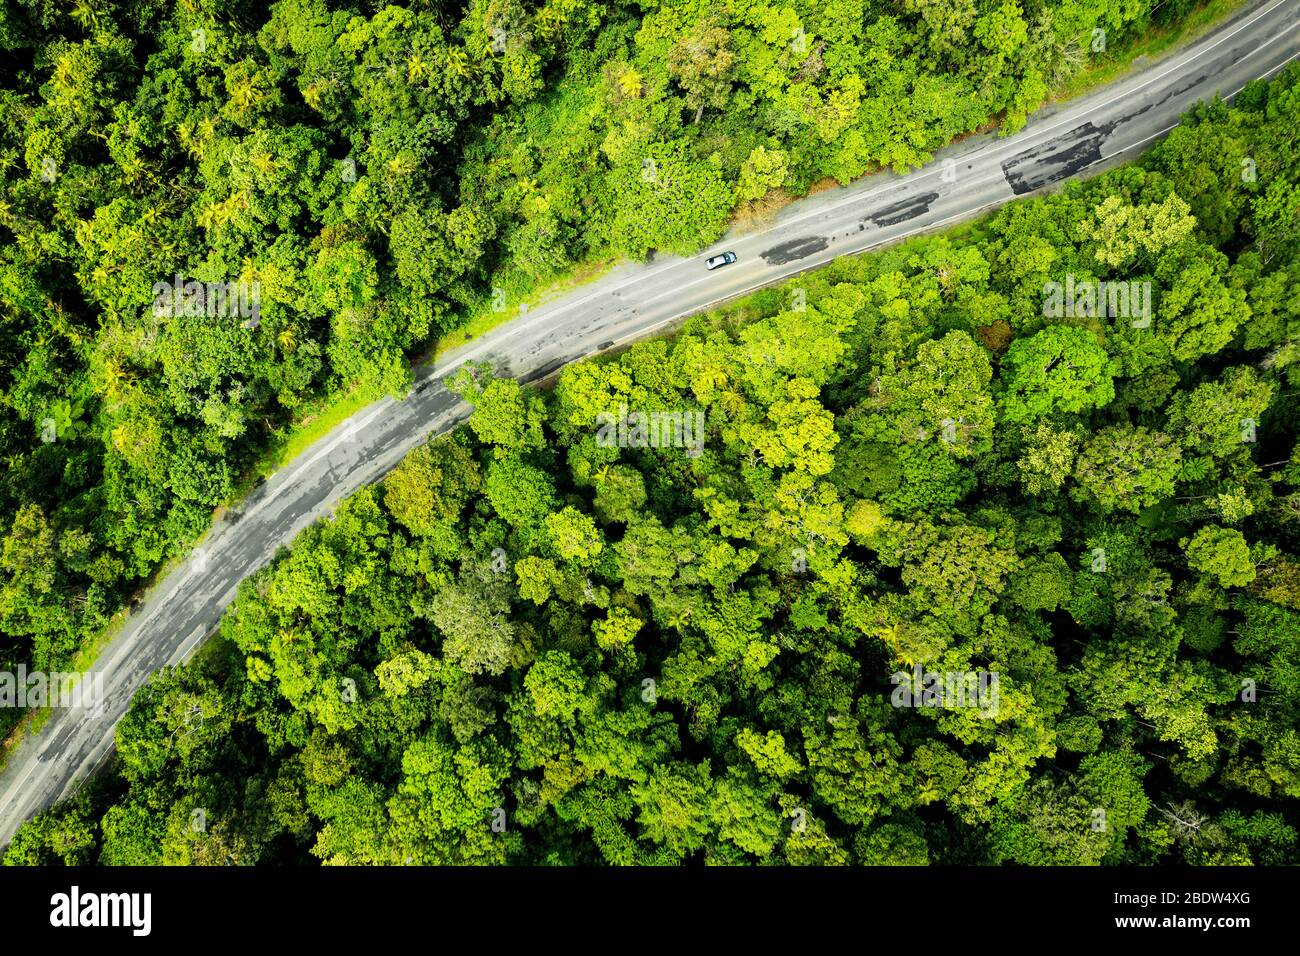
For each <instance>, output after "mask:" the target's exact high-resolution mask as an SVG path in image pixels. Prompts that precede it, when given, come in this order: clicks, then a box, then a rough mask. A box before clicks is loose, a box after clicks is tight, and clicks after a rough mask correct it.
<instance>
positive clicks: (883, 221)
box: [867, 193, 939, 226]
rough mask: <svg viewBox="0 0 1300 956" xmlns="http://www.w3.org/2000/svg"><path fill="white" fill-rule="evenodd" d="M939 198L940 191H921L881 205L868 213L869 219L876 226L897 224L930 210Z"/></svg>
mask: <svg viewBox="0 0 1300 956" xmlns="http://www.w3.org/2000/svg"><path fill="white" fill-rule="evenodd" d="M938 198H939V194H938V193H921V194H920V195H917V196H909V197H908V198H907V199H900V200H899V201H898V202H892V203H890V204H889V205H888V206H881V207H880V208H879V209H877V210H876V211H875V212H872V213H867V221H868V222H870V223H871V224H872V225H875V226H896V225H898V224H899V223H900V222H907V220H909V219H915V218H916V217H917V216H921V215H924V214H925V213H927V212H929V211H930V206H932V205H933V204H934V201H935V200H936V199H938Z"/></svg>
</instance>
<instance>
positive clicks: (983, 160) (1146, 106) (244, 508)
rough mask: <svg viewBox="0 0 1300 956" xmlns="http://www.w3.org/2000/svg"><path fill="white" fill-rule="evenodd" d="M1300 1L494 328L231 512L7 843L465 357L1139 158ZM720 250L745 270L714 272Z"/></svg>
mask: <svg viewBox="0 0 1300 956" xmlns="http://www.w3.org/2000/svg"><path fill="white" fill-rule="evenodd" d="M1298 27H1300V0H1271V2H1270V0H1257V2H1254V3H1250V4H1247V6H1246V8H1245V9H1244V10H1243V11H1241V12H1240V13H1239V14H1237V15H1236V16H1235V17H1234V18H1233V19H1232V20H1231V21H1229V22H1227V23H1225V24H1222V25H1221V26H1220V27H1218V28H1217V29H1215V30H1214V31H1213V32H1212V33H1210V34H1208V35H1207V36H1205V37H1204V38H1202V39H1201V40H1199V41H1198V42H1196V43H1195V44H1192V45H1190V46H1187V47H1184V48H1182V49H1180V50H1178V51H1177V52H1176V53H1174V54H1173V55H1171V56H1168V57H1166V58H1164V59H1162V60H1160V61H1157V62H1156V63H1153V64H1151V65H1149V66H1147V67H1146V68H1145V69H1143V70H1141V71H1137V72H1133V73H1130V74H1127V75H1125V76H1124V77H1122V78H1121V79H1119V80H1117V81H1116V82H1114V83H1112V84H1110V85H1108V86H1106V87H1105V88H1103V89H1100V90H1098V91H1096V92H1094V93H1092V94H1091V95H1089V96H1087V97H1084V98H1081V99H1078V100H1074V101H1071V102H1069V103H1068V104H1065V105H1064V106H1061V107H1056V108H1049V109H1046V110H1042V111H1040V112H1038V113H1036V114H1035V115H1034V116H1033V118H1032V120H1031V121H1030V122H1029V124H1028V125H1027V126H1026V127H1025V129H1023V130H1021V131H1020V132H1019V133H1017V134H1016V135H1014V136H1010V137H1007V138H1002V139H1000V138H998V137H996V136H995V135H992V134H989V135H981V136H974V137H970V138H968V139H966V140H964V141H963V142H961V143H959V144H957V145H954V146H950V147H948V148H947V149H944V150H942V151H941V152H940V153H938V154H937V156H936V158H935V160H934V161H933V162H932V163H930V164H929V165H928V166H926V167H924V168H923V169H920V170H917V171H915V172H912V173H910V174H907V175H904V176H897V175H892V174H887V173H885V174H880V175H876V176H871V177H869V178H867V179H863V180H860V181H858V182H856V183H854V184H853V185H851V186H849V187H847V188H843V189H835V190H831V191H828V192H825V193H821V194H819V195H817V196H815V197H811V198H809V199H806V200H802V201H800V202H797V203H794V204H792V205H791V206H789V207H787V208H786V209H785V210H783V211H782V213H781V214H780V215H779V216H778V217H777V218H776V219H775V220H774V221H773V222H772V223H771V224H770V225H769V226H767V227H766V228H764V229H763V230H761V231H757V232H753V233H750V234H748V235H743V236H730V237H726V238H724V239H722V240H721V241H719V242H718V243H716V244H715V245H714V246H713V247H712V248H710V249H707V250H704V251H703V252H701V253H700V254H699V255H698V256H694V257H691V258H690V259H685V260H683V259H677V258H668V257H664V258H661V259H659V260H656V261H655V262H653V263H651V264H627V265H623V266H620V267H618V268H617V269H615V270H613V271H612V272H610V273H609V274H608V275H606V276H603V277H602V278H601V279H599V280H597V281H595V282H593V283H591V284H590V285H587V286H585V287H583V288H582V289H580V290H578V291H576V292H574V293H572V294H570V295H568V296H566V297H563V298H560V299H557V300H555V301H553V302H550V303H548V304H546V305H545V306H542V307H539V308H537V309H536V310H535V311H531V312H527V313H525V314H523V315H521V316H519V317H518V318H516V319H515V320H513V321H511V322H509V323H507V324H505V325H502V326H500V327H498V328H497V329H495V330H493V331H492V332H490V333H488V334H487V335H485V336H483V337H482V338H481V339H479V340H477V341H475V342H474V343H471V344H469V345H467V346H465V347H464V348H462V349H460V350H458V352H456V353H452V354H450V355H449V356H448V357H447V358H446V359H445V360H444V361H443V362H442V363H441V364H440V365H439V366H438V367H437V368H436V369H434V368H428V367H425V368H421V369H419V370H418V373H417V378H416V385H415V388H414V389H413V390H412V392H411V393H410V394H409V395H407V396H406V397H405V398H404V399H402V400H400V401H396V400H392V399H385V400H384V401H381V402H378V403H377V404H375V405H372V406H370V407H368V408H366V409H364V410H363V411H361V412H359V413H358V414H357V415H355V416H353V417H352V418H351V419H349V420H348V421H347V422H345V423H344V424H343V425H342V426H340V427H339V428H337V429H336V430H335V431H333V432H332V433H330V434H329V435H327V436H325V437H324V438H322V439H321V440H320V441H318V442H317V443H316V444H315V445H313V446H312V447H310V448H309V449H307V451H306V452H304V453H303V454H302V455H300V456H299V457H298V458H297V459H295V460H294V461H293V462H291V463H290V464H289V465H287V466H286V467H285V468H284V469H282V470H281V471H279V472H277V473H276V474H275V475H273V476H272V477H271V478H270V479H268V480H267V481H266V483H265V484H263V485H261V486H260V487H259V488H257V489H256V491H255V492H254V493H253V494H251V495H250V496H249V497H248V498H247V499H245V500H244V501H243V502H242V503H241V504H240V505H239V506H238V507H237V508H236V509H234V510H232V511H231V512H229V513H228V514H227V515H226V516H225V517H224V518H223V519H222V520H221V521H219V522H218V523H217V525H216V526H215V527H214V529H213V531H212V533H211V534H210V535H209V536H208V538H207V540H205V541H204V542H203V544H202V545H201V546H200V547H199V548H197V549H196V550H195V552H194V553H193V554H191V555H190V557H189V558H188V559H187V560H186V561H185V562H184V563H183V564H182V565H180V566H179V567H178V568H177V569H176V570H175V571H173V572H172V573H171V574H169V575H168V576H167V577H166V578H165V579H164V580H163V581H162V582H160V583H159V585H158V586H157V587H156V588H155V589H154V590H153V592H152V593H151V594H150V595H149V597H148V599H147V601H146V602H145V603H144V604H143V605H141V606H140V607H139V608H138V609H137V610H136V611H135V612H134V613H133V614H132V615H131V617H130V619H129V620H128V622H127V624H126V626H125V627H123V628H122V630H121V631H120V632H119V633H118V634H117V636H116V637H115V638H114V639H113V640H112V642H111V643H110V644H109V646H108V647H107V648H106V649H105V650H104V652H103V653H102V654H101V655H100V659H99V661H98V662H97V663H96V665H95V670H96V672H97V673H98V674H100V675H102V682H103V689H104V700H105V706H104V707H103V712H102V713H100V714H94V713H91V712H88V711H83V710H80V709H75V708H70V709H65V710H58V711H55V713H54V714H53V716H52V717H51V718H50V719H49V721H48V722H47V723H46V724H45V726H44V727H43V728H42V729H41V731H40V732H39V733H37V734H34V735H32V736H31V737H30V738H29V739H28V740H26V741H24V742H23V743H22V744H21V745H20V747H19V748H18V751H17V752H16V753H14V754H13V755H12V757H11V758H10V760H9V763H8V765H7V766H6V767H5V770H4V773H3V774H2V775H0V846H4V845H7V844H8V842H9V840H10V838H11V837H12V836H13V834H14V831H15V830H17V828H18V827H19V826H20V825H21V824H22V822H23V821H24V820H26V819H27V818H29V817H30V816H32V815H33V814H35V813H37V812H39V811H40V810H41V809H43V808H45V807H47V806H49V805H50V804H51V803H53V802H54V801H56V800H57V799H59V798H60V797H63V796H65V795H67V794H69V793H71V792H72V790H73V789H74V788H75V787H76V785H77V784H78V783H79V782H80V781H82V780H83V779H85V778H86V777H87V776H88V775H89V774H91V773H92V772H94V771H95V770H96V769H98V768H99V767H100V766H101V765H102V764H104V763H105V762H106V760H107V758H108V756H109V754H110V753H111V752H112V748H113V727H114V725H115V724H116V723H117V721H118V719H119V718H120V717H121V716H122V715H123V714H124V713H125V712H126V709H127V706H128V704H129V703H130V700H131V695H132V694H133V693H134V692H135V691H136V689H137V688H139V687H140V686H141V685H143V684H144V683H145V681H146V680H148V678H149V675H150V674H152V673H153V672H154V671H156V670H158V669H160V668H161V667H163V666H166V665H169V664H176V663H178V662H180V661H182V660H184V659H186V658H187V657H188V655H189V654H190V653H191V652H192V651H193V650H194V648H195V647H196V646H197V645H198V644H199V643H200V642H201V641H202V640H203V639H204V638H205V637H207V636H208V635H209V634H211V633H212V632H213V631H214V630H215V629H216V626H217V623H218V621H219V620H220V617H221V614H222V611H223V610H224V608H225V607H226V605H227V604H228V603H229V602H230V600H231V599H232V598H233V597H234V594H235V589H236V587H237V586H238V584H239V582H240V581H241V580H243V579H244V578H245V577H247V576H248V575H250V574H252V573H253V572H254V571H256V570H257V569H258V568H260V567H262V566H263V565H265V564H266V563H267V562H268V561H270V559H271V558H272V557H273V556H274V554H275V552H276V550H277V549H278V548H279V547H281V546H282V545H286V544H288V543H289V542H290V541H291V540H292V539H293V537H294V535H296V534H297V533H298V532H299V531H301V530H302V529H303V528H304V527H306V526H307V525H309V524H310V523H311V522H313V521H315V520H316V519H318V518H320V517H321V516H322V515H326V514H328V513H330V512H331V511H332V510H333V508H334V507H335V506H336V505H337V504H338V502H339V501H341V500H342V499H343V498H345V497H347V496H348V495H350V494H351V493H352V492H353V491H355V490H356V489H358V488H360V487H361V486H363V485H365V484H367V483H369V482H373V481H375V480H376V479H378V478H379V477H380V476H381V475H383V474H384V473H385V472H386V471H388V470H389V469H390V468H392V467H393V466H394V465H396V464H397V463H398V461H400V460H401V458H402V456H403V455H405V454H406V453H407V452H408V451H409V450H410V449H411V448H413V447H415V446H416V445H418V444H419V443H421V442H423V441H424V440H425V439H426V437H427V436H428V435H429V433H430V432H441V431H445V430H447V429H449V428H451V427H452V426H453V425H455V424H456V423H457V422H459V421H461V420H462V419H463V418H464V417H465V416H466V414H467V412H468V409H467V408H466V407H465V406H464V405H463V404H462V403H461V402H460V401H459V400H458V399H457V398H455V397H454V396H452V395H451V394H449V393H448V392H447V391H446V389H444V388H443V387H442V386H441V384H440V383H439V378H440V377H441V376H443V375H445V374H446V373H447V372H448V371H450V370H452V369H453V368H456V367H457V366H459V364H460V363H461V362H463V361H465V360H466V359H475V360H483V359H487V360H490V361H492V362H493V363H494V364H496V365H497V366H498V368H501V369H503V370H506V371H508V372H509V373H510V374H512V375H514V376H515V377H517V378H520V379H523V380H527V381H535V380H537V379H541V378H545V377H547V376H549V375H550V374H552V373H553V372H555V371H556V370H557V369H559V368H560V367H562V366H563V365H565V364H566V363H568V362H572V361H574V360H575V359H579V358H582V357H584V356H588V355H592V354H596V353H599V352H602V351H605V350H607V349H610V348H614V347H616V346H620V345H622V344H624V343H627V342H629V341H631V340H634V339H637V338H642V337H644V336H646V335H648V334H650V333H653V332H655V331H657V330H660V329H663V328H665V327H667V326H670V325H671V324H673V323H674V322H675V321H677V320H679V319H681V318H683V317H684V316H687V315H689V314H691V313H694V312H698V311H700V310H702V309H705V308H708V307H710V306H714V305H717V304H718V303H720V302H722V301H724V300H726V299H730V298H733V297H735V296H739V295H742V294H744V293H747V292H751V291H753V290H755V289H758V288H760V287H761V286H765V285H769V284H771V283H774V282H777V281H779V280H781V279H785V278H788V277H790V276H792V275H795V274H797V273H800V272H803V271H804V270H807V269H812V268H816V267H817V266H820V265H824V264H825V263H827V262H830V261H831V260H832V259H834V258H836V257H838V256H843V255H849V254H852V253H857V252H862V251H864V250H867V249H873V248H875V247H878V246H882V245H885V244H888V243H892V242H897V241H898V240H900V239H903V238H905V237H907V236H911V235H914V234H916V233H919V232H923V231H929V230H934V229H938V228H940V227H943V226H945V225H947V224H950V223H955V222H958V221H960V220H963V219H969V218H971V217H973V216H975V215H976V214H978V213H980V212H982V211H984V210H986V209H989V208H992V207H994V206H998V205H1000V204H1002V203H1005V202H1006V201H1007V200H1010V199H1013V198H1015V197H1016V196H1019V195H1024V194H1027V193H1032V192H1035V191H1037V190H1041V189H1044V188H1047V187H1051V186H1052V185H1054V184H1056V183H1059V182H1060V181H1061V180H1063V179H1066V178H1068V177H1071V176H1078V175H1081V174H1083V175H1089V174H1093V173H1096V172H1099V171H1100V170H1102V169H1105V168H1107V167H1109V166H1113V165H1116V164H1118V163H1121V162H1125V161H1128V160H1131V159H1133V158H1134V157H1135V156H1136V155H1137V154H1138V153H1140V152H1141V150H1142V149H1143V148H1144V147H1145V146H1146V145H1147V144H1149V143H1150V142H1152V141H1153V140H1155V139H1157V138H1159V137H1160V136H1161V135H1163V134H1164V133H1166V132H1167V131H1168V130H1169V129H1171V128H1172V127H1173V126H1175V125H1176V124H1177V122H1178V117H1179V116H1180V114H1181V113H1182V112H1183V111H1184V110H1186V109H1187V108H1188V107H1189V106H1190V105H1191V104H1192V103H1194V102H1195V101H1197V100H1204V99H1209V98H1211V97H1213V96H1214V95H1215V94H1216V93H1218V94H1220V95H1221V96H1224V97H1225V98H1226V97H1230V96H1232V95H1234V94H1235V93H1236V92H1237V91H1239V90H1240V89H1241V87H1242V86H1243V85H1244V84H1245V83H1246V82H1247V81H1249V80H1252V79H1256V78H1261V77H1266V76H1269V75H1271V74H1272V73H1274V72H1275V71H1276V70H1278V69H1280V68H1281V67H1282V66H1283V65H1284V64H1285V63H1287V62H1288V61H1290V60H1291V59H1293V58H1295V57H1297V56H1300V29H1297V28H1298ZM724 249H731V250H734V251H735V252H736V253H737V254H738V255H739V261H738V262H737V263H736V264H734V265H731V266H727V267H725V268H723V269H721V270H718V271H716V272H707V271H705V269H704V266H703V262H704V259H705V258H706V257H707V256H709V255H713V254H715V253H717V252H721V251H722V250H724Z"/></svg>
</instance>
